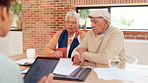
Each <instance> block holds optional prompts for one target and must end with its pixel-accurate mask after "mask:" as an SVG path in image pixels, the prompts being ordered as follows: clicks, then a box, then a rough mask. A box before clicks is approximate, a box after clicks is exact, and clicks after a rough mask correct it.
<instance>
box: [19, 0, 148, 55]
mask: <svg viewBox="0 0 148 83" xmlns="http://www.w3.org/2000/svg"><path fill="white" fill-rule="evenodd" d="M146 2H148V1H147V0H22V4H23V6H22V12H23V50H24V52H25V50H26V49H27V48H35V49H36V51H37V54H38V55H41V54H43V48H44V47H45V46H46V44H47V43H48V41H49V40H50V39H51V37H52V36H53V35H54V34H55V33H56V32H57V31H59V30H62V29H64V19H65V13H66V12H67V11H69V10H73V9H74V6H77V5H83V6H86V5H102V4H104V5H108V4H127V3H128V4H129V3H131V4H132V3H134V4H135V3H146ZM125 35H126V34H125ZM128 35H129V34H128ZM127 37H128V36H127Z"/></svg>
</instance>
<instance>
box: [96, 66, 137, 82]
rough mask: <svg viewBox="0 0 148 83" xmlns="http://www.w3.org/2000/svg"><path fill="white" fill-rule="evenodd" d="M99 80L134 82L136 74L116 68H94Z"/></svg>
mask: <svg viewBox="0 0 148 83" xmlns="http://www.w3.org/2000/svg"><path fill="white" fill-rule="evenodd" d="M94 71H95V72H96V73H97V75H98V77H99V78H100V79H104V80H126V81H135V80H136V72H134V71H129V70H124V69H117V68H95V69H94Z"/></svg>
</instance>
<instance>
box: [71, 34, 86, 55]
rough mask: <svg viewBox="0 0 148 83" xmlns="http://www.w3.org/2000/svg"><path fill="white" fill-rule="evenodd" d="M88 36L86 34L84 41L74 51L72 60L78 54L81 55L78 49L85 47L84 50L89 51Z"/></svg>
mask: <svg viewBox="0 0 148 83" xmlns="http://www.w3.org/2000/svg"><path fill="white" fill-rule="evenodd" d="M83 36H85V34H83ZM87 36H88V35H87V34H86V36H85V37H84V38H83V40H82V41H81V42H80V44H79V45H78V46H77V47H76V48H75V49H74V50H73V52H72V55H71V56H72V57H71V58H73V56H74V55H77V54H78V55H79V52H77V51H76V49H77V48H82V47H83V48H86V49H87V41H88V39H87V38H88V37H87Z"/></svg>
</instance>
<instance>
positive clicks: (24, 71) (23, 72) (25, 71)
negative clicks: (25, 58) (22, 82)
mask: <svg viewBox="0 0 148 83" xmlns="http://www.w3.org/2000/svg"><path fill="white" fill-rule="evenodd" d="M29 69H30V68H27V69H25V70H23V71H21V73H22V74H25V73H27V72H28V70H29Z"/></svg>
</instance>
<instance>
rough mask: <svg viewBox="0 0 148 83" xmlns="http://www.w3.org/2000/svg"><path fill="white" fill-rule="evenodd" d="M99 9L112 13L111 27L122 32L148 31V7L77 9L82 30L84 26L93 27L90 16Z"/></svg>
mask: <svg viewBox="0 0 148 83" xmlns="http://www.w3.org/2000/svg"><path fill="white" fill-rule="evenodd" d="M97 9H103V10H108V11H109V12H110V13H111V25H113V26H115V27H117V28H119V29H121V30H148V16H147V15H148V11H147V10H148V6H126V7H123V6H122V7H115V6H113V7H103V8H102V7H95V8H91V7H87V8H81V7H80V8H77V11H78V13H79V14H80V17H81V18H80V26H81V28H82V29H83V27H85V26H84V25H86V27H87V28H90V27H91V22H90V19H89V18H88V14H89V13H90V12H92V11H94V10H97Z"/></svg>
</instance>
